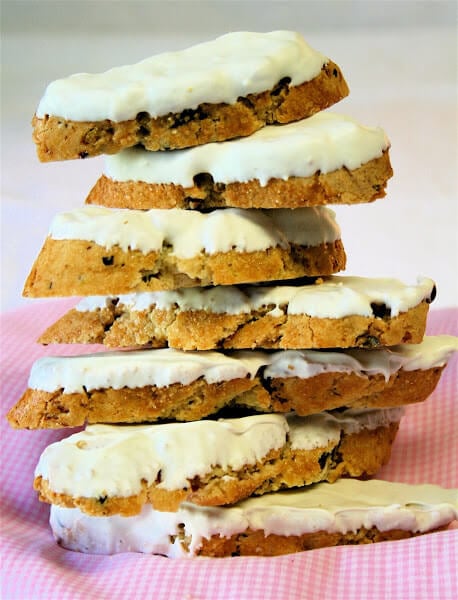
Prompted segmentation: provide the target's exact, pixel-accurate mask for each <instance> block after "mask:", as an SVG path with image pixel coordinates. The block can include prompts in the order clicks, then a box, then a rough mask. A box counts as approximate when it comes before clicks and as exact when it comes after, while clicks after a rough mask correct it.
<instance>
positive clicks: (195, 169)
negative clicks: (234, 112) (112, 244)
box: [86, 112, 393, 209]
mask: <svg viewBox="0 0 458 600" xmlns="http://www.w3.org/2000/svg"><path fill="white" fill-rule="evenodd" d="M388 150H389V141H388V139H387V137H386V135H385V133H384V132H383V130H382V129H380V128H375V127H364V126H362V125H360V124H359V123H357V122H356V121H354V120H353V119H350V118H349V117H344V116H341V115H337V114H333V113H329V112H325V113H318V114H316V115H314V116H313V117H310V118H309V119H304V120H302V121H299V122H297V123H291V124H289V125H284V126H282V127H278V126H269V127H265V128H263V129H261V130H259V131H258V132H256V133H255V134H253V135H252V136H249V137H245V138H240V139H237V140H232V141H229V142H222V143H219V144H205V145H204V146H197V147H195V148H191V149H188V150H177V151H173V152H148V151H146V150H145V149H143V148H141V147H136V148H131V149H128V150H123V151H122V152H119V153H117V154H114V155H113V156H108V157H106V160H105V171H104V175H102V177H101V178H100V179H99V180H98V181H97V183H96V184H95V186H94V187H93V189H92V190H91V192H90V194H89V196H88V198H87V199H86V203H88V204H98V205H100V206H108V207H111V208H131V209H150V208H162V209H166V208H186V209H193V208H198V209H208V208H221V207H237V208H280V207H281V208H301V207H304V206H318V205H323V204H353V203H359V202H371V201H373V200H375V199H376V198H381V197H383V196H384V195H385V187H386V183H387V180H388V179H389V178H390V177H391V176H392V173H393V172H392V169H391V164H390V159H389V154H388Z"/></svg>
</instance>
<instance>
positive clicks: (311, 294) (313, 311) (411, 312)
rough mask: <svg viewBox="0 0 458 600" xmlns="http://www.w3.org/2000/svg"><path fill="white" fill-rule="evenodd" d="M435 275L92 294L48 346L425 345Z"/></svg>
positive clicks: (52, 333) (50, 335)
mask: <svg viewBox="0 0 458 600" xmlns="http://www.w3.org/2000/svg"><path fill="white" fill-rule="evenodd" d="M435 293H436V292H435V285H434V282H433V281H432V280H431V279H427V278H423V279H419V280H418V282H417V284H416V285H408V284H405V283H403V282H401V281H398V280H396V279H383V278H382V279H380V278H365V277H347V276H333V277H329V278H325V279H324V280H323V279H320V280H317V282H316V283H314V284H308V285H300V284H296V285H277V286H273V287H270V286H262V285H260V286H239V287H235V286H227V287H216V288H208V289H204V288H190V289H181V290H176V291H173V292H153V293H147V294H132V295H126V296H118V297H114V298H113V297H105V296H103V297H97V296H95V297H87V298H84V299H83V300H82V301H81V302H80V303H78V304H77V306H76V308H74V309H71V310H70V311H69V312H67V313H66V314H65V315H64V316H63V317H61V318H60V319H59V320H58V321H57V322H56V323H54V324H53V325H51V326H50V327H49V328H48V329H47V330H46V331H45V332H44V333H43V334H42V335H41V336H40V338H39V342H41V343H42V344H51V343H100V344H105V345H106V346H109V347H135V346H145V345H149V346H152V347H156V348H160V347H164V346H170V347H173V348H178V349H182V350H212V349H217V348H226V349H247V348H270V349H304V348H312V349H319V348H350V347H363V348H375V347H378V346H393V345H395V344H402V343H413V344H415V343H419V342H421V340H422V338H423V335H424V331H425V326H426V316H427V313H428V308H429V303H430V302H431V301H432V300H433V299H434V297H435Z"/></svg>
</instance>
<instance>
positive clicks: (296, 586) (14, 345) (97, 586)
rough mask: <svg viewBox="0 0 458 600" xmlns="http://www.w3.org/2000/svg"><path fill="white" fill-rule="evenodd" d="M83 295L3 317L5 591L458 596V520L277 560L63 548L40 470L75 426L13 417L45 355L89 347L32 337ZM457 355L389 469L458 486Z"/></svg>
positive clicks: (443, 326) (277, 598)
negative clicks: (46, 454)
mask: <svg viewBox="0 0 458 600" xmlns="http://www.w3.org/2000/svg"><path fill="white" fill-rule="evenodd" d="M73 304H74V301H69V300H58V301H50V302H44V303H43V302H39V303H36V304H32V305H30V306H29V305H28V306H26V307H25V308H20V309H18V310H16V311H13V312H9V313H5V314H3V315H2V316H1V334H2V340H1V357H2V369H1V376H2V384H1V385H2V387H1V391H2V420H1V445H2V453H1V460H2V472H1V488H0V493H1V502H2V505H1V506H2V512H1V518H2V523H1V532H0V544H1V558H2V564H1V568H2V588H1V598H2V599H3V600H7V599H8V600H9V599H13V598H15V599H20V600H29V599H30V600H32V599H38V598H41V599H46V600H48V599H54V598H55V599H58V600H77V599H84V600H91V599H97V600H104V599H110V600H117V599H130V598H135V599H137V598H139V599H144V598H154V599H155V600H161V599H167V600H204V599H211V600H216V599H221V600H222V599H224V600H228V599H231V600H243V599H245V598H247V599H248V598H249V599H250V600H269V599H272V600H297V599H299V598H301V599H302V598H307V599H308V600H315V599H316V600H325V599H328V598H333V599H351V600H358V599H364V600H369V599H373V598H384V599H391V598H393V599H397V600H405V599H412V600H421V599H428V600H432V599H440V600H444V599H447V598H449V599H454V600H456V598H458V563H457V559H458V528H457V527H456V523H455V527H453V526H452V528H450V529H449V530H447V531H443V532H439V533H434V534H429V535H426V536H420V537H418V538H415V539H410V540H405V541H399V542H385V543H381V544H374V545H367V546H347V547H338V548H330V549H322V550H313V551H309V552H302V553H300V554H295V555H288V556H281V557H277V558H256V557H252V558H227V559H206V558H199V559H191V560H189V559H180V560H171V559H167V558H163V557H158V556H146V555H140V554H123V555H117V556H88V555H83V554H77V553H73V552H68V551H66V550H62V549H61V548H59V547H58V546H57V545H56V544H55V543H54V541H53V538H52V535H51V533H50V530H49V527H48V523H47V520H48V510H49V509H48V506H47V505H45V504H42V503H40V502H38V500H37V499H36V495H35V492H34V491H33V490H32V478H33V470H34V467H35V464H36V462H37V459H38V457H39V455H40V453H41V451H42V450H43V448H44V447H45V446H46V445H48V444H49V443H50V442H52V441H55V440H56V439H60V438H62V437H65V436H66V435H68V433H69V432H68V431H62V430H59V431H13V430H10V429H9V427H8V425H7V423H6V420H5V418H4V415H5V413H6V412H7V410H8V408H9V407H10V406H11V405H12V404H13V403H14V402H15V401H16V400H17V399H18V398H19V396H20V395H21V394H22V392H23V390H24V389H25V388H26V385H27V379H28V374H29V370H30V367H31V364H32V362H33V361H34V360H35V359H36V358H38V357H39V356H43V355H45V354H76V353H79V352H82V351H88V348H87V347H86V348H82V347H81V346H74V347H72V346H61V347H58V346H54V347H48V348H43V347H41V346H39V345H37V344H35V343H34V340H35V339H36V337H37V335H38V334H39V333H40V332H41V331H42V330H43V329H44V327H46V326H47V325H48V324H50V323H51V322H53V321H54V320H55V319H56V318H57V316H59V315H60V314H63V312H64V311H65V309H66V308H68V307H69V306H71V305H73ZM428 333H429V334H437V333H450V334H454V335H458V310H452V309H449V310H437V311H434V309H433V310H432V311H431V312H430V317H429V323H428ZM94 349H95V348H94V347H92V348H91V349H90V350H91V351H93V350H94ZM457 358H458V357H456V356H455V358H454V359H452V361H451V362H450V364H449V365H448V367H447V369H446V370H445V372H444V375H443V377H442V379H441V382H440V384H439V386H438V388H437V389H436V391H435V392H434V394H433V395H432V396H431V397H430V398H429V399H428V400H427V401H426V402H425V403H423V404H421V405H416V406H415V405H414V406H411V407H408V409H407V413H406V416H405V417H404V420H403V422H402V423H401V429H400V432H399V435H398V437H397V439H396V442H395V445H394V448H393V455H392V459H391V461H390V463H389V465H387V466H386V467H385V468H384V469H383V470H382V471H381V472H380V474H379V477H380V478H384V479H390V480H394V481H405V482H409V483H420V482H430V483H436V484H440V485H443V486H445V487H458V427H457V424H458V391H457V390H458V385H457V382H458V360H457Z"/></svg>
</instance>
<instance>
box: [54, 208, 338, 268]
mask: <svg viewBox="0 0 458 600" xmlns="http://www.w3.org/2000/svg"><path fill="white" fill-rule="evenodd" d="M49 235H50V237H52V238H53V239H56V240H88V241H91V242H95V243H96V244H99V245H100V246H104V247H105V248H107V249H108V248H111V247H113V246H120V247H121V248H122V249H123V250H124V251H127V250H129V249H130V250H140V251H141V252H143V253H145V254H146V253H148V252H152V251H158V250H161V249H162V246H163V244H170V245H171V247H172V249H171V251H172V253H173V254H175V255H176V256H179V257H181V258H192V257H193V256H196V255H198V254H199V253H200V252H206V253H207V254H216V253H218V252H228V251H230V250H235V251H237V252H255V251H257V250H266V249H267V248H272V247H276V246H279V247H281V248H287V247H288V245H289V243H295V244H300V245H303V246H318V245H320V244H325V243H329V242H335V241H336V240H338V239H340V229H339V227H338V225H337V223H336V221H335V215H334V212H333V211H331V210H330V209H328V208H323V207H316V208H298V209H296V210H295V211H294V214H293V211H290V210H287V209H276V210H256V209H246V210H242V209H237V208H227V209H216V210H214V211H212V212H209V213H199V212H197V211H190V210H181V209H177V208H175V209H170V210H162V209H151V210H147V211H142V210H128V209H111V208H104V207H100V206H85V207H83V208H80V209H75V210H73V211H69V212H66V213H60V214H58V215H56V216H55V217H54V219H53V221H52V223H51V227H50V230H49Z"/></svg>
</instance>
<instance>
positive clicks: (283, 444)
mask: <svg viewBox="0 0 458 600" xmlns="http://www.w3.org/2000/svg"><path fill="white" fill-rule="evenodd" d="M401 416H402V409H399V408H393V409H385V410H384V409H379V410H371V411H367V410H361V411H351V410H347V411H343V412H342V413H333V414H331V413H319V414H315V415H312V416H310V417H297V416H292V415H289V416H287V417H285V416H283V415H275V414H269V415H255V416H249V417H242V418H238V419H220V420H218V421H196V422H193V423H171V424H161V425H132V426H111V425H90V426H88V427H87V428H86V430H85V431H84V432H80V433H77V434H74V435H72V436H70V437H69V438H66V439H64V440H62V441H60V442H56V443H54V444H51V446H48V447H47V448H46V449H45V451H44V452H43V454H42V455H41V457H40V461H39V463H38V466H37V468H36V470H35V482H34V487H35V489H36V490H37V491H38V493H39V497H40V499H41V500H42V501H44V502H49V503H51V504H58V505H60V506H66V507H78V508H80V509H81V510H83V511H84V512H86V513H88V514H92V515H100V516H101V515H105V516H106V515H112V514H122V515H125V516H127V515H135V514H138V513H139V512H140V511H141V509H142V506H143V505H144V504H152V505H153V506H154V508H156V509H157V510H161V511H176V510H177V509H178V507H179V505H180V503H181V502H185V501H189V502H192V503H194V504H198V505H201V506H221V505H227V504H232V503H234V502H237V501H239V500H241V499H243V498H247V497H248V496H251V495H253V494H255V495H261V494H265V493H268V492H271V491H275V490H279V489H282V488H291V487H298V486H299V487H300V486H303V485H308V484H311V483H315V482H318V481H331V482H333V481H335V480H336V479H338V478H339V477H343V476H351V477H361V476H363V475H364V476H369V475H374V474H375V473H376V472H377V471H378V469H379V468H380V467H381V466H382V465H383V464H385V463H386V462H387V461H388V459H389V457H390V453H391V445H392V443H393V440H394V438H395V436H396V433H397V430H398V426H399V421H400V419H401ZM108 457H109V459H108Z"/></svg>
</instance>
